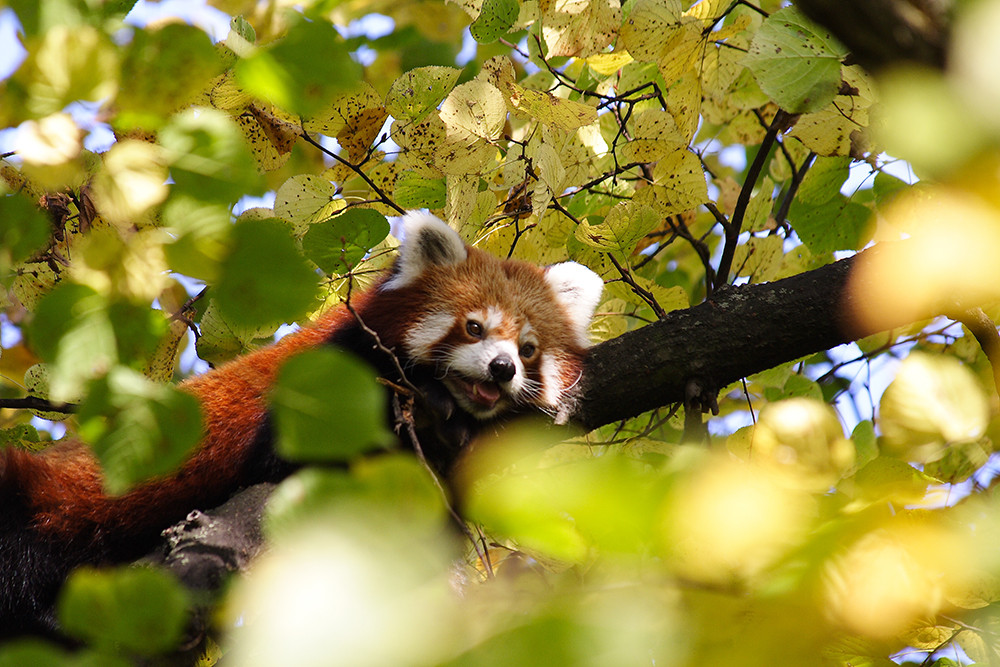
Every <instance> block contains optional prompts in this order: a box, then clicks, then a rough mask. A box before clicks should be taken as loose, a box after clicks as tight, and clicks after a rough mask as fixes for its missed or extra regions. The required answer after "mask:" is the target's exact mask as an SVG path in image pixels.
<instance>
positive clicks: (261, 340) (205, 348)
mask: <svg viewBox="0 0 1000 667" xmlns="http://www.w3.org/2000/svg"><path fill="white" fill-rule="evenodd" d="M199 324H200V325H201V326H200V327H199V329H200V331H201V335H200V336H199V337H198V340H197V342H196V343H195V348H196V349H197V351H198V356H199V357H200V358H202V359H204V360H205V361H207V362H208V363H210V364H213V365H215V366H218V365H220V364H222V363H223V362H226V361H229V360H230V359H232V358H233V357H236V356H238V355H240V354H243V353H245V352H249V351H251V350H254V349H256V348H257V347H258V346H259V345H262V344H266V343H270V342H273V340H274V332H275V329H277V326H276V325H274V324H270V325H264V326H244V325H239V324H233V323H232V322H229V321H227V320H226V319H225V318H224V317H223V316H222V314H221V313H219V307H218V305H217V304H216V303H215V301H214V300H210V301H209V302H208V307H207V308H206V309H205V313H204V315H202V316H201V322H200V323H199Z"/></svg>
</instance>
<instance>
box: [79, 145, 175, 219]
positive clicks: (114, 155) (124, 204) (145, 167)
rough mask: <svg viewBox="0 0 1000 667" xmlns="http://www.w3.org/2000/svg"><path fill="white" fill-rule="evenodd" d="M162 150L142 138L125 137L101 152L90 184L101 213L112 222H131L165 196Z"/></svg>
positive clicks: (165, 171) (139, 217)
mask: <svg viewBox="0 0 1000 667" xmlns="http://www.w3.org/2000/svg"><path fill="white" fill-rule="evenodd" d="M166 180H167V170H166V168H165V165H164V164H163V153H162V152H161V151H160V149H159V148H158V147H157V146H154V145H152V144H148V143H146V142H144V141H137V140H135V139H126V140H123V141H119V142H117V143H116V144H115V145H114V146H112V147H111V149H110V150H109V151H108V152H107V153H105V154H104V165H103V169H101V171H99V172H98V173H97V176H96V177H95V178H94V184H93V197H94V204H95V205H96V206H97V210H98V211H99V212H100V214H101V217H102V218H104V219H105V220H107V221H108V222H111V223H114V224H116V225H121V226H124V225H134V224H138V223H140V222H141V221H142V219H143V218H144V217H145V216H147V215H148V214H149V212H150V211H151V210H152V209H153V207H155V206H157V205H159V204H161V203H163V201H164V200H165V199H166V198H167V193H168V190H167V183H166Z"/></svg>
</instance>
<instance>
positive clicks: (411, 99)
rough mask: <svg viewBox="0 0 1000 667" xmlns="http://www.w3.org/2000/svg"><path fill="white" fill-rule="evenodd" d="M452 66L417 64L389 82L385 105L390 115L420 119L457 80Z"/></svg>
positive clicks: (456, 70)
mask: <svg viewBox="0 0 1000 667" xmlns="http://www.w3.org/2000/svg"><path fill="white" fill-rule="evenodd" d="M461 73H462V71H461V70H459V69H455V68H454V67H433V66H432V67H418V68H416V69H412V70H410V71H408V72H405V73H404V74H403V75H402V76H401V77H399V78H398V79H396V80H395V81H393V82H392V87H391V88H390V89H389V94H388V95H387V96H386V100H385V106H386V109H387V110H388V111H389V113H390V114H391V115H392V117H393V118H397V119H400V118H409V119H412V120H415V121H418V120H420V119H421V118H423V117H424V115H426V114H427V113H429V112H430V111H432V110H433V109H434V108H435V107H437V105H438V104H439V103H440V102H441V100H443V99H444V98H445V97H446V96H447V95H448V93H450V92H451V90H452V88H454V87H455V84H456V83H457V82H458V77H459V75H460V74H461Z"/></svg>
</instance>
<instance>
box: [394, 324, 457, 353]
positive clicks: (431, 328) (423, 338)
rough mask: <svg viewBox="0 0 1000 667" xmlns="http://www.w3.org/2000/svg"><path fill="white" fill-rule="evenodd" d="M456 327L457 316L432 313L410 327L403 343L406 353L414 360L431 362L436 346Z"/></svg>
mask: <svg viewBox="0 0 1000 667" xmlns="http://www.w3.org/2000/svg"><path fill="white" fill-rule="evenodd" d="M453 326H455V316H454V315H452V314H451V313H431V314H430V315H428V316H427V317H425V318H424V319H422V320H420V321H419V322H417V323H416V324H415V325H413V326H412V327H410V329H409V331H407V332H406V336H405V337H404V339H403V343H404V344H405V345H406V351H407V352H409V354H410V356H411V357H413V358H414V359H419V360H421V361H430V360H431V352H432V350H433V349H434V346H435V345H437V344H438V343H440V342H441V340H442V339H444V337H445V336H447V335H448V332H449V331H451V328H452V327H453Z"/></svg>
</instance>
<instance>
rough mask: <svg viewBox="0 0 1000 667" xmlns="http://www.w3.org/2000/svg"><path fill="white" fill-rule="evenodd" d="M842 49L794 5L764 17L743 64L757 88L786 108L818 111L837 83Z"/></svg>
mask: <svg viewBox="0 0 1000 667" xmlns="http://www.w3.org/2000/svg"><path fill="white" fill-rule="evenodd" d="M846 53H847V52H846V50H845V49H844V47H843V46H841V45H840V44H839V43H838V42H837V41H836V40H835V39H834V38H833V37H832V36H831V35H830V34H829V33H828V32H826V31H824V30H822V29H821V28H819V27H817V26H816V25H815V24H813V23H812V22H811V21H809V20H808V19H807V18H806V17H805V16H803V15H802V13H801V12H799V10H798V9H796V8H794V7H784V8H782V9H779V10H778V11H776V12H774V13H773V14H771V15H770V16H769V17H768V18H767V19H765V21H764V23H763V25H762V26H761V27H760V30H758V31H757V34H756V36H754V39H753V41H752V42H751V43H750V51H749V53H748V54H747V57H746V59H745V60H744V64H745V65H746V66H747V67H748V68H749V69H750V71H751V72H753V74H754V77H755V78H756V79H757V81H758V82H759V83H760V87H761V88H762V89H763V91H764V92H765V93H767V94H768V95H769V96H770V97H771V99H773V100H774V101H775V102H776V103H777V104H778V106H780V107H781V108H782V109H784V110H785V111H788V112H789V113H808V112H810V111H819V110H820V109H822V108H823V107H825V106H826V105H828V104H829V103H830V102H832V101H833V98H834V97H836V95H837V91H838V90H839V88H840V80H841V74H840V61H841V59H843V57H844V56H845V55H846Z"/></svg>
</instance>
